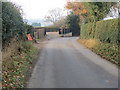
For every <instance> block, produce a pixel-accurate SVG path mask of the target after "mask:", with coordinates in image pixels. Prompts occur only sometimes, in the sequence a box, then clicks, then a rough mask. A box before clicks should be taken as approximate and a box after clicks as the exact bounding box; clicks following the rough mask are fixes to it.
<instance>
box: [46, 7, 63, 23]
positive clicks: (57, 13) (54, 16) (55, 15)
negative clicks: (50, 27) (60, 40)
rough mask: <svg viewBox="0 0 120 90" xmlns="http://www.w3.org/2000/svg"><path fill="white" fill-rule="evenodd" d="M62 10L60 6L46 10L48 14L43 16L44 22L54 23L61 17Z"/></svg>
mask: <svg viewBox="0 0 120 90" xmlns="http://www.w3.org/2000/svg"><path fill="white" fill-rule="evenodd" d="M63 13H64V10H62V9H60V8H55V9H52V10H50V11H48V15H46V16H45V21H46V22H51V23H53V24H54V23H55V22H57V21H58V20H60V19H61V18H62V17H63Z"/></svg>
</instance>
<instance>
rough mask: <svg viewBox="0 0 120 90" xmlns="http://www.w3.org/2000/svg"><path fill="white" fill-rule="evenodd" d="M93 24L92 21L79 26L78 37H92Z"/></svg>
mask: <svg viewBox="0 0 120 90" xmlns="http://www.w3.org/2000/svg"><path fill="white" fill-rule="evenodd" d="M94 26H95V24H93V23H88V24H83V25H82V26H81V32H80V38H81V39H89V38H94V30H95V29H94Z"/></svg>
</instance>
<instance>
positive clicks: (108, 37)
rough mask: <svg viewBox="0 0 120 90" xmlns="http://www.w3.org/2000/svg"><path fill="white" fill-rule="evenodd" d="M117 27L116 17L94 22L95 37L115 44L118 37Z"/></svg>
mask: <svg viewBox="0 0 120 90" xmlns="http://www.w3.org/2000/svg"><path fill="white" fill-rule="evenodd" d="M119 20H120V19H119ZM118 29H119V28H118V19H111V20H106V21H98V22H97V23H96V32H95V38H97V39H99V40H100V41H101V42H107V43H111V44H117V43H118V39H119V38H118Z"/></svg>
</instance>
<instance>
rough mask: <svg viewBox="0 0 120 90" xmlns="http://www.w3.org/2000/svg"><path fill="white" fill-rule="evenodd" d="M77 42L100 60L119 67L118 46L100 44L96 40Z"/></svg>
mask: <svg viewBox="0 0 120 90" xmlns="http://www.w3.org/2000/svg"><path fill="white" fill-rule="evenodd" d="M78 42H80V43H81V44H83V45H84V46H85V47H87V48H89V49H90V50H92V51H93V52H95V53H96V54H98V55H100V56H101V57H102V58H104V59H106V60H109V61H111V62H113V63H115V64H117V65H120V58H119V51H118V45H116V44H115V45H114V44H110V43H102V42H100V41H99V40H96V39H79V40H78Z"/></svg>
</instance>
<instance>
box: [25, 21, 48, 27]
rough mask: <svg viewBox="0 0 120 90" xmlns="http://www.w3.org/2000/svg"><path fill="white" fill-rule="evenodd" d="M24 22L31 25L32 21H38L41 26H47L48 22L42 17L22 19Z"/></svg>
mask: <svg viewBox="0 0 120 90" xmlns="http://www.w3.org/2000/svg"><path fill="white" fill-rule="evenodd" d="M24 21H25V22H27V23H28V24H30V25H32V24H33V23H40V24H41V26H49V25H50V23H47V22H45V21H44V20H43V19H24Z"/></svg>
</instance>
